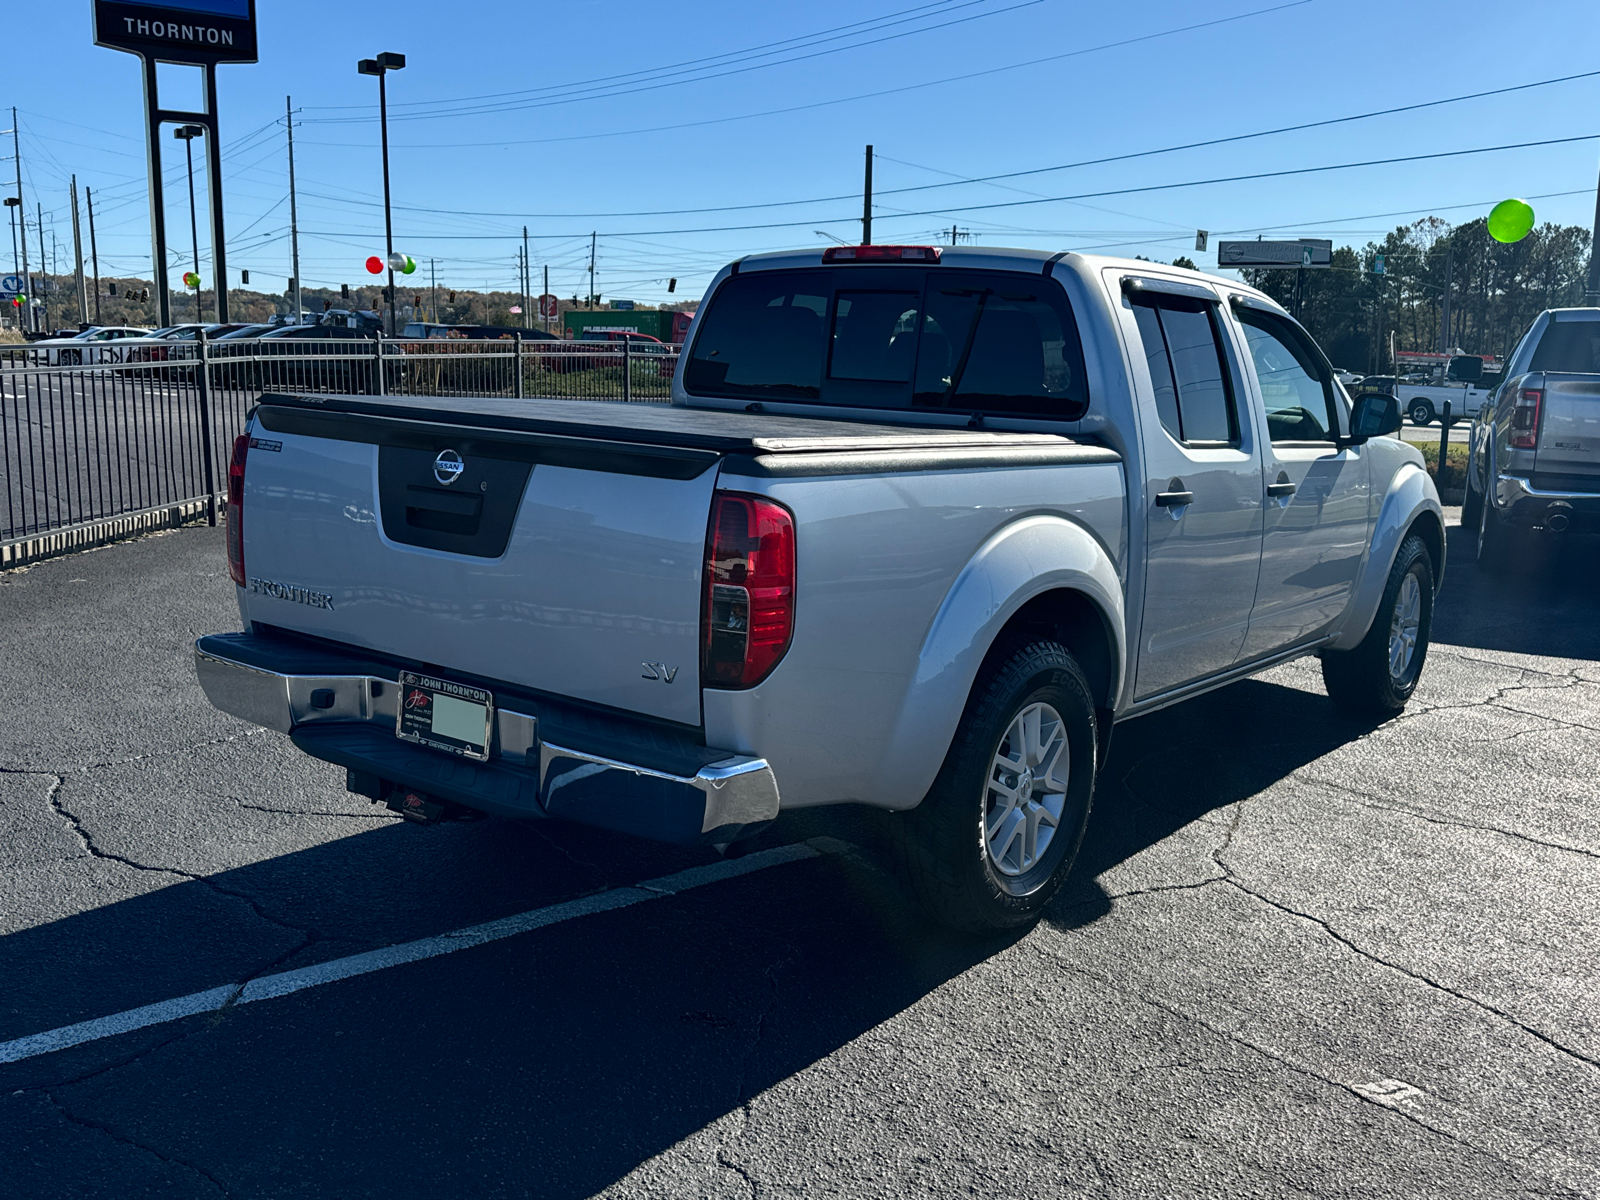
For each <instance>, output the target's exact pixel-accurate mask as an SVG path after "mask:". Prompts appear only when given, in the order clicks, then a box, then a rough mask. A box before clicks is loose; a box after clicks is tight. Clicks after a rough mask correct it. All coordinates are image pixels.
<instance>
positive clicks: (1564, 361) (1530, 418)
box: [1461, 308, 1600, 573]
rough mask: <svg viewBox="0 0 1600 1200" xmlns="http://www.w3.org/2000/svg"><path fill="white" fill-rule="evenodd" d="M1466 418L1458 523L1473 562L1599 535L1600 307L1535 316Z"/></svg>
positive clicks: (1508, 560)
mask: <svg viewBox="0 0 1600 1200" xmlns="http://www.w3.org/2000/svg"><path fill="white" fill-rule="evenodd" d="M1501 374H1502V377H1503V378H1504V380H1505V382H1504V383H1503V384H1501V385H1500V386H1499V387H1498V388H1496V389H1495V391H1494V392H1493V393H1491V394H1490V395H1489V397H1488V398H1487V400H1486V401H1485V402H1484V403H1483V404H1482V406H1481V408H1480V410H1479V412H1478V413H1477V419H1476V420H1475V421H1474V422H1473V426H1472V434H1471V440H1470V446H1469V449H1468V459H1467V481H1466V483H1467V488H1466V497H1465V501H1464V503H1463V504H1462V510H1461V523H1462V524H1463V525H1466V526H1468V527H1469V528H1471V527H1476V528H1477V531H1478V540H1477V557H1478V565H1479V566H1480V567H1482V568H1483V569H1484V570H1486V571H1489V572H1495V573H1498V572H1502V571H1506V570H1510V569H1511V568H1513V567H1515V566H1516V565H1517V564H1518V563H1519V561H1520V560H1521V559H1522V557H1523V554H1524V552H1525V551H1526V550H1528V549H1529V548H1530V547H1531V546H1532V545H1533V544H1534V543H1535V542H1536V541H1537V542H1542V543H1544V544H1546V545H1550V546H1554V545H1556V544H1558V543H1559V544H1565V543H1568V542H1570V541H1573V540H1575V539H1583V541H1584V543H1585V544H1586V545H1587V546H1589V547H1590V550H1589V552H1590V553H1591V554H1592V553H1593V545H1594V542H1593V536H1594V535H1597V534H1600V308H1557V309H1551V310H1548V311H1546V312H1543V313H1540V314H1539V316H1538V317H1537V318H1536V319H1535V320H1534V322H1533V324H1532V326H1530V327H1529V329H1528V332H1527V333H1525V334H1524V335H1523V336H1522V340H1521V341H1520V342H1518V343H1517V348H1516V349H1515V350H1513V351H1512V353H1511V357H1510V358H1509V359H1508V360H1507V362H1506V365H1505V368H1504V370H1503V371H1502V372H1501Z"/></svg>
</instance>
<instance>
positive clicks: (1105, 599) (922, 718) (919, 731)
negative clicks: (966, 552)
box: [877, 516, 1127, 808]
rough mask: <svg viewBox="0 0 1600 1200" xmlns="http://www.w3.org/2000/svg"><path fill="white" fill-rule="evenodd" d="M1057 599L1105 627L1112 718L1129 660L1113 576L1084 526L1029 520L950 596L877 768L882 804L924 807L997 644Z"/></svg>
mask: <svg viewBox="0 0 1600 1200" xmlns="http://www.w3.org/2000/svg"><path fill="white" fill-rule="evenodd" d="M1058 590H1068V591H1075V592H1078V593H1080V594H1081V595H1083V596H1084V597H1086V598H1087V599H1088V600H1089V602H1090V603H1091V604H1093V605H1094V607H1095V608H1096V609H1097V610H1098V612H1099V614H1100V617H1101V619H1102V620H1103V621H1104V623H1105V626H1106V630H1107V633H1108V635H1109V641H1110V642H1111V654H1112V658H1113V661H1112V663H1111V664H1110V666H1111V670H1110V679H1111V685H1110V686H1111V695H1110V696H1109V697H1108V698H1107V700H1106V707H1108V708H1111V709H1115V708H1116V706H1117V701H1118V699H1119V698H1120V689H1121V682H1122V677H1123V667H1124V664H1125V662H1126V658H1127V636H1126V628H1125V624H1124V621H1123V589H1122V581H1121V579H1120V577H1119V576H1118V573H1117V568H1116V566H1115V564H1114V563H1113V562H1112V561H1111V556H1110V555H1109V554H1107V553H1106V550H1105V548H1104V547H1103V546H1102V545H1101V544H1100V543H1099V541H1097V540H1096V539H1095V538H1094V537H1093V535H1091V534H1090V533H1089V532H1088V531H1087V530H1085V529H1084V528H1083V527H1082V526H1081V525H1077V524H1074V523H1073V522H1071V521H1068V520H1066V519H1064V518H1062V517H1057V516H1033V517H1026V518H1024V519H1022V520H1019V521H1017V522H1015V523H1013V524H1011V525H1008V526H1006V527H1005V528H1004V529H1001V530H999V531H998V532H997V533H995V535H994V536H993V537H991V538H990V539H989V540H988V541H987V542H985V543H984V544H983V545H982V546H981V547H979V549H978V551H977V553H976V554H974V555H973V556H972V559H971V561H969V562H968V563H967V565H966V566H965V567H964V568H963V569H962V571H961V573H960V574H959V575H958V576H957V577H956V580H955V582H954V583H953V584H952V585H951V586H950V590H949V592H947V593H946V594H945V598H944V601H943V602H942V603H941V604H940V606H939V611H938V612H937V614H935V616H934V619H933V623H932V624H931V625H930V627H929V629H928V635H927V637H926V638H925V639H924V641H923V644H922V650H921V653H920V654H919V655H918V659H917V670H916V676H915V678H914V679H913V680H912V683H911V686H910V687H909V688H908V689H907V691H906V695H905V702H904V703H903V704H902V706H901V709H900V714H899V719H898V720H897V721H896V722H895V727H894V732H893V734H892V735H891V737H890V740H889V745H888V748H887V752H886V753H885V755H884V756H883V760H882V763H881V765H880V774H879V778H878V787H877V796H878V797H880V803H882V804H884V806H886V807H890V808H909V807H913V806H915V805H916V804H917V803H919V802H920V801H921V799H922V797H923V796H924V795H925V794H926V793H927V791H928V788H929V787H931V786H932V785H933V780H934V777H935V776H936V775H937V774H938V772H939V767H940V765H941V764H942V763H943V762H944V756H945V752H946V751H947V750H948V749H949V747H950V741H951V739H952V738H953V737H954V736H955V731H956V726H957V724H958V723H959V722H960V720H961V713H962V710H963V709H964V708H965V707H966V704H967V697H968V695H969V694H970V693H971V691H972V685H973V681H974V680H975V679H976V678H977V674H978V669H979V667H981V666H982V665H983V660H984V656H985V655H986V654H987V653H988V652H989V648H990V646H992V645H993V644H994V640H995V638H997V637H998V636H999V635H1000V632H1001V631H1002V630H1003V629H1004V628H1005V626H1006V623H1007V622H1008V621H1010V620H1011V618H1012V617H1013V616H1015V615H1016V614H1017V613H1018V611H1020V610H1021V609H1022V607H1023V606H1024V605H1026V604H1027V603H1028V602H1029V601H1030V600H1032V599H1034V598H1035V597H1037V596H1041V595H1043V594H1044V593H1046V592H1051V591H1058Z"/></svg>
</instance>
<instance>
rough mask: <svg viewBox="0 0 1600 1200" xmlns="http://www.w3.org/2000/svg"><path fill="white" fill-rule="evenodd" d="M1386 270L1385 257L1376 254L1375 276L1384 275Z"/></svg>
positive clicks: (1373, 263) (1373, 258) (1374, 263)
mask: <svg viewBox="0 0 1600 1200" xmlns="http://www.w3.org/2000/svg"><path fill="white" fill-rule="evenodd" d="M1386 269H1387V264H1386V263H1385V262H1384V256H1383V255H1381V254H1374V255H1373V256H1372V273H1373V274H1374V275H1382V274H1383V273H1384V271H1385V270H1386Z"/></svg>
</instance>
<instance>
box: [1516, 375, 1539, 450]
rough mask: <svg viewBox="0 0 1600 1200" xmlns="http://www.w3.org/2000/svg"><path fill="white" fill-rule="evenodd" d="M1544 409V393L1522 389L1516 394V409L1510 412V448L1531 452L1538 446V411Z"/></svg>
mask: <svg viewBox="0 0 1600 1200" xmlns="http://www.w3.org/2000/svg"><path fill="white" fill-rule="evenodd" d="M1543 407H1544V393H1543V392H1542V391H1540V390H1539V389H1538V388H1523V389H1522V391H1520V392H1518V393H1517V403H1516V407H1514V408H1513V409H1512V410H1511V448H1512V449H1513V450H1532V449H1533V448H1534V447H1536V446H1537V445H1538V444H1539V410H1540V409H1542V408H1543Z"/></svg>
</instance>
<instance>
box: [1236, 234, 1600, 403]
mask: <svg viewBox="0 0 1600 1200" xmlns="http://www.w3.org/2000/svg"><path fill="white" fill-rule="evenodd" d="M1590 241H1591V235H1590V232H1589V230H1587V229H1585V228H1584V227H1583V226H1582V225H1553V224H1548V223H1547V224H1544V225H1540V226H1537V227H1536V228H1535V229H1534V230H1533V231H1532V232H1531V233H1529V234H1528V236H1527V237H1525V238H1523V239H1522V240H1521V241H1520V242H1515V243H1513V244H1511V245H1505V244H1502V243H1500V242H1497V241H1495V240H1494V239H1493V238H1491V237H1490V236H1489V230H1488V224H1487V221H1486V220H1485V219H1484V218H1481V217H1480V218H1479V219H1477V220H1475V221H1469V222H1467V223H1466V224H1464V225H1456V226H1452V225H1450V224H1449V223H1448V222H1446V221H1444V220H1442V219H1440V218H1439V217H1424V218H1422V219H1421V220H1418V221H1414V222H1412V223H1411V224H1410V225H1402V226H1400V227H1399V228H1397V229H1395V230H1394V231H1393V232H1392V233H1390V234H1388V235H1387V236H1386V237H1385V238H1384V239H1383V241H1382V242H1381V243H1380V242H1368V243H1367V244H1366V245H1365V246H1363V247H1361V248H1360V249H1359V250H1358V249H1356V248H1354V247H1352V246H1340V247H1338V248H1336V249H1335V250H1334V251H1333V264H1332V266H1331V267H1329V268H1326V269H1316V270H1309V271H1306V272H1305V291H1304V294H1303V296H1302V298H1301V310H1300V318H1301V320H1302V321H1303V322H1304V324H1305V326H1306V328H1307V329H1308V330H1309V331H1310V332H1311V335H1312V336H1313V337H1315V338H1316V339H1317V341H1318V342H1319V343H1320V344H1321V346H1322V348H1323V349H1324V350H1325V351H1327V353H1328V356H1329V357H1330V358H1331V359H1332V360H1333V361H1334V363H1335V364H1336V365H1338V366H1341V367H1344V368H1346V369H1348V370H1352V371H1365V372H1367V373H1371V374H1376V373H1380V372H1385V371H1388V370H1390V369H1392V367H1393V364H1392V363H1391V362H1390V360H1389V335H1390V333H1391V332H1393V334H1394V348H1395V349H1396V350H1397V351H1398V350H1424V351H1427V350H1437V349H1439V343H1440V333H1441V332H1442V331H1441V319H1442V316H1443V307H1444V299H1445V296H1446V292H1447V289H1448V294H1449V297H1450V328H1449V330H1448V331H1447V337H1446V338H1445V345H1446V346H1447V347H1460V348H1461V349H1462V350H1463V351H1464V352H1466V353H1468V354H1493V355H1496V356H1498V357H1500V358H1501V359H1504V358H1505V356H1506V355H1507V354H1509V353H1510V352H1511V350H1512V349H1513V348H1514V347H1515V346H1516V343H1517V340H1518V339H1519V338H1520V337H1521V336H1522V335H1523V333H1525V332H1526V331H1527V329H1528V326H1529V325H1530V324H1532V323H1533V319H1534V318H1535V317H1536V316H1538V315H1539V313H1541V312H1543V311H1544V310H1545V309H1547V308H1565V307H1571V306H1574V305H1581V304H1582V303H1583V291H1584V283H1585V280H1586V279H1587V277H1588V272H1589V255H1590V251H1591V247H1590ZM1380 255H1381V256H1382V271H1381V273H1380V272H1379V270H1378V267H1379V256H1380ZM1240 274H1242V275H1243V276H1244V277H1245V280H1246V282H1248V283H1250V284H1251V285H1252V286H1253V287H1257V288H1260V289H1261V290H1262V291H1264V292H1266V293H1267V294H1268V295H1270V296H1271V297H1272V298H1273V299H1275V300H1277V301H1278V302H1279V303H1281V304H1283V305H1284V306H1285V307H1286V308H1288V307H1290V306H1291V305H1292V303H1293V296H1294V289H1295V277H1296V275H1298V274H1299V272H1297V271H1242V272H1240Z"/></svg>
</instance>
